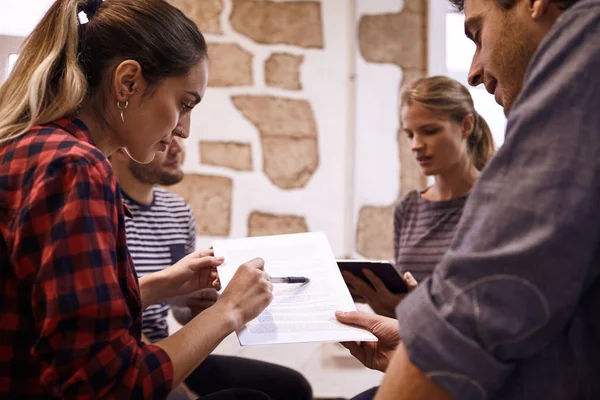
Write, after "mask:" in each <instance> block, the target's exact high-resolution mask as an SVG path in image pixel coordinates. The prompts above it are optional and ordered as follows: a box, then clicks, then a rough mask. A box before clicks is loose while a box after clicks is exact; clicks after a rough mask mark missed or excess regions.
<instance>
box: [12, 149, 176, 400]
mask: <svg viewBox="0 0 600 400" xmlns="http://www.w3.org/2000/svg"><path fill="white" fill-rule="evenodd" d="M53 165H54V167H53ZM116 190H117V183H116V178H115V177H114V175H112V174H111V173H110V168H109V167H108V162H107V161H105V163H96V164H95V165H90V161H89V160H86V159H79V160H75V161H73V162H69V163H60V162H54V163H51V164H50V166H49V167H48V170H47V171H46V173H45V177H44V179H43V180H41V182H40V184H38V185H36V187H35V188H34V189H33V190H32V191H31V193H30V196H31V198H30V199H29V200H28V201H27V204H28V207H26V208H24V209H23V210H22V211H21V214H20V215H19V216H18V218H17V224H18V226H17V228H16V231H17V232H18V234H17V235H16V237H15V243H14V246H13V248H14V249H17V250H16V251H15V253H13V257H12V259H13V263H14V265H16V266H18V269H19V270H20V271H27V270H29V271H33V273H35V277H34V283H33V286H32V291H31V297H32V299H31V301H32V311H33V318H34V321H35V326H36V331H37V335H39V338H38V340H37V342H36V343H35V345H34V347H33V349H32V355H33V356H34V357H36V358H37V359H38V360H40V362H41V375H40V382H41V384H42V385H44V386H45V388H46V390H47V391H48V392H49V393H50V394H52V395H54V396H57V397H61V398H88V397H89V398H98V397H100V398H119V399H125V398H165V397H166V396H167V394H168V393H169V392H170V390H171V385H172V375H173V368H172V364H171V361H170V359H169V357H168V355H167V354H166V353H165V352H164V351H163V350H162V349H160V348H159V347H157V346H152V345H144V344H143V343H141V341H140V338H139V337H138V336H139V335H136V334H135V333H134V331H135V329H132V326H133V325H134V324H135V321H136V318H137V319H139V316H135V315H132V313H133V314H135V311H136V310H135V308H136V306H135V303H136V302H137V303H138V304H137V307H139V299H140V295H139V287H138V286H137V279H136V277H135V275H134V273H133V271H132V270H131V268H123V267H124V264H123V263H119V261H118V255H117V251H118V246H119V245H121V244H120V243H117V241H118V238H119V235H120V234H121V232H120V231H123V232H124V222H123V213H122V212H119V207H120V206H121V201H120V198H117V195H116V193H117V192H116ZM123 234H124V233H123ZM124 243H125V241H124V240H123V242H122V244H123V245H124ZM126 264H127V263H125V266H126ZM132 299H133V300H134V301H132ZM132 310H133V311H132Z"/></svg>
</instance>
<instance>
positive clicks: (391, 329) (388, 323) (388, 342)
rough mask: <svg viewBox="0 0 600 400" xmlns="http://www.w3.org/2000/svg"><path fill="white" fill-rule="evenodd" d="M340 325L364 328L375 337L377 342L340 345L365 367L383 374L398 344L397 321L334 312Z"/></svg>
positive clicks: (364, 314)
mask: <svg viewBox="0 0 600 400" xmlns="http://www.w3.org/2000/svg"><path fill="white" fill-rule="evenodd" d="M335 316H336V318H337V319H338V321H340V322H341V323H344V324H347V325H355V326H358V327H361V328H364V329H366V330H368V331H369V332H371V333H372V334H373V335H375V336H377V339H379V341H378V342H360V343H357V342H344V343H342V345H343V346H344V347H345V348H347V349H348V350H350V353H351V354H352V355H353V356H354V357H355V358H356V359H357V360H358V361H360V362H361V363H362V364H363V365H364V366H365V367H367V368H371V369H376V370H378V371H382V372H385V370H386V369H387V367H388V364H389V362H390V360H391V358H392V356H393V355H394V351H395V350H396V347H398V344H399V343H400V332H399V327H398V321H396V320H395V319H393V318H387V317H383V316H381V315H374V314H368V313H364V312H359V311H352V312H340V311H338V312H336V313H335Z"/></svg>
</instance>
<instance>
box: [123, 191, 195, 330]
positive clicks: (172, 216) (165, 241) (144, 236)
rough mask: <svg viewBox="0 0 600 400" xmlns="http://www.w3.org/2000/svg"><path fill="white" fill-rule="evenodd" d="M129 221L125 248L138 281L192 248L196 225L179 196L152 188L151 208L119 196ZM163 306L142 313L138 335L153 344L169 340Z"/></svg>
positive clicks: (189, 251) (188, 209)
mask: <svg viewBox="0 0 600 400" xmlns="http://www.w3.org/2000/svg"><path fill="white" fill-rule="evenodd" d="M123 199H124V202H125V204H126V205H127V207H129V209H130V210H131V214H132V215H133V218H131V219H127V220H126V222H125V230H126V232H127V246H128V247H129V251H130V253H131V257H132V258H133V263H134V266H135V270H136V271H137V273H138V275H139V276H140V277H142V276H144V275H146V274H150V273H152V272H157V271H160V270H163V269H165V268H167V267H169V266H171V265H173V264H175V263H176V262H177V261H179V260H180V259H181V258H183V257H184V256H185V255H187V254H189V253H191V252H193V251H194V250H195V248H196V221H195V219H194V215H193V213H192V209H191V208H190V206H189V205H188V204H187V203H186V202H185V201H184V200H183V199H182V198H181V197H179V196H177V195H176V194H173V193H171V192H169V191H167V190H165V189H162V188H158V187H155V188H154V199H153V201H152V204H150V205H144V204H140V203H138V202H136V201H135V200H133V199H132V198H131V197H129V196H127V194H126V193H123ZM168 312H169V305H168V304H167V303H166V302H164V301H163V302H160V303H157V304H152V305H150V306H149V307H148V308H146V310H144V313H143V320H142V332H143V333H144V334H145V335H146V336H147V337H148V339H150V341H152V342H155V341H157V340H161V339H164V338H166V337H167V336H169V327H168V325H167V314H168Z"/></svg>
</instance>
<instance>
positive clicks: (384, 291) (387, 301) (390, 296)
mask: <svg viewBox="0 0 600 400" xmlns="http://www.w3.org/2000/svg"><path fill="white" fill-rule="evenodd" d="M363 273H364V274H365V276H366V277H367V279H368V280H369V282H370V283H371V284H369V283H368V282H365V281H364V280H362V279H360V278H359V277H357V276H356V275H354V274H352V273H350V272H347V271H344V272H342V275H343V277H344V280H345V281H346V283H347V284H348V287H349V289H350V292H351V293H352V294H354V295H358V296H360V297H362V298H363V299H365V301H366V302H367V303H368V304H369V306H370V307H371V308H372V309H373V311H375V312H376V313H377V314H379V315H383V316H386V317H391V318H394V317H395V315H396V307H397V306H398V304H399V303H400V302H401V301H402V300H403V299H404V298H405V297H406V296H407V295H408V294H409V293H410V292H412V291H413V290H414V289H415V288H416V287H417V285H418V283H417V281H416V280H415V278H414V277H413V276H412V274H411V273H410V272H406V273H405V274H404V275H403V277H404V280H405V281H406V285H407V286H408V293H402V294H394V293H392V292H390V290H389V289H388V288H387V286H385V283H384V282H383V281H382V280H381V279H380V278H379V277H378V276H377V275H375V274H374V273H373V272H372V271H370V270H368V269H363Z"/></svg>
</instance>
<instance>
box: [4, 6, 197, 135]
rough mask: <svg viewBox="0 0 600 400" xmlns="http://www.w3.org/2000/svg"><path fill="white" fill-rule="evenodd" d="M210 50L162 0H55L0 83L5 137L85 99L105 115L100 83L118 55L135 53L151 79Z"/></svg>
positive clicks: (176, 72) (184, 68)
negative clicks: (83, 20)
mask: <svg viewBox="0 0 600 400" xmlns="http://www.w3.org/2000/svg"><path fill="white" fill-rule="evenodd" d="M80 12H85V14H86V15H87V16H88V19H89V22H87V23H83V24H82V23H80V22H79V17H78V14H79V13H80ZM206 57H207V53H206V42H205V40H204V37H203V36H202V34H201V33H200V31H198V28H197V26H196V24H194V23H193V22H192V21H191V20H189V19H188V18H187V17H185V16H184V15H183V13H182V12H181V11H179V10H178V9H176V8H175V7H173V6H172V5H170V4H169V3H167V2H166V1H164V0H143V1H142V0H136V1H130V0H105V1H102V0H56V1H55V2H54V3H53V4H52V6H51V7H50V9H49V10H48V12H46V14H45V15H44V17H43V18H42V20H41V21H40V23H39V24H38V25H37V26H36V28H35V29H34V31H33V32H32V33H31V35H30V36H29V37H28V38H27V39H26V40H25V43H24V45H23V47H22V50H21V53H20V55H19V58H18V60H17V62H16V64H15V67H14V69H13V71H12V72H11V74H10V75H9V77H8V79H7V81H6V82H5V83H4V85H2V86H1V87H0V145H3V144H4V143H6V142H8V141H11V140H13V139H15V138H17V137H19V136H21V135H23V134H24V133H26V132H27V131H29V130H30V129H31V128H32V127H34V126H36V125H41V124H47V123H50V122H52V121H55V120H57V119H59V118H62V117H64V116H68V115H70V114H73V113H75V112H76V111H77V109H78V107H79V106H80V105H81V104H82V102H83V101H84V100H85V99H89V98H93V99H94V100H95V101H96V102H95V103H94V104H95V105H96V106H97V107H96V114H97V116H98V117H99V118H105V115H106V110H104V109H103V108H104V107H105V106H106V104H109V103H110V102H109V101H108V100H109V99H108V98H107V96H108V94H107V93H105V92H106V90H103V88H102V83H103V81H104V78H105V77H106V76H107V75H108V71H109V70H110V68H111V66H112V65H114V64H115V63H116V62H118V61H120V60H126V59H132V60H135V61H137V62H138V63H139V64H140V65H141V67H142V73H143V75H144V78H145V79H146V81H147V82H148V83H149V85H151V86H152V85H155V84H157V83H158V82H160V81H161V80H162V79H164V78H167V77H171V76H182V75H185V74H186V73H187V72H189V70H190V69H191V68H192V67H194V66H195V65H196V64H197V63H198V62H200V61H201V60H203V59H204V58H206ZM115 103H116V100H115Z"/></svg>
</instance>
